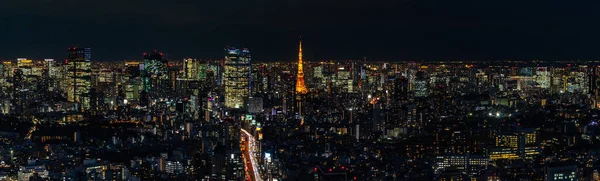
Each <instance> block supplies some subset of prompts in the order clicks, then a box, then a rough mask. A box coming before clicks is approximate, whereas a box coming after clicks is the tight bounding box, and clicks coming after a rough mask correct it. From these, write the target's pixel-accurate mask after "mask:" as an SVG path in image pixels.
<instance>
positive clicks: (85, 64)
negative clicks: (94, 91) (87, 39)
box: [67, 47, 92, 111]
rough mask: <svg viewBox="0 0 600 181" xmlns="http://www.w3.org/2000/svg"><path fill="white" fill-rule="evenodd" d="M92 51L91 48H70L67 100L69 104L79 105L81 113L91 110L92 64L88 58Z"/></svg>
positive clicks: (78, 108)
mask: <svg viewBox="0 0 600 181" xmlns="http://www.w3.org/2000/svg"><path fill="white" fill-rule="evenodd" d="M91 51H92V50H91V49H90V48H77V47H73V48H69V57H68V59H67V61H68V62H67V67H68V73H67V75H68V81H67V84H68V85H69V88H68V93H67V98H68V100H69V102H75V103H77V110H79V111H85V110H88V109H89V108H90V96H89V92H90V88H91V78H92V76H91V74H92V62H91V60H90V59H88V58H91Z"/></svg>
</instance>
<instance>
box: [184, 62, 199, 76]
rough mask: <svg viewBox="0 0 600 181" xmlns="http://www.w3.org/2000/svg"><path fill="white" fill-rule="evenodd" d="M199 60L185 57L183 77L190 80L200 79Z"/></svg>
mask: <svg viewBox="0 0 600 181" xmlns="http://www.w3.org/2000/svg"><path fill="white" fill-rule="evenodd" d="M197 63H198V61H197V60H196V59H191V58H186V59H183V77H184V78H185V79H188V80H196V79H198V64H197Z"/></svg>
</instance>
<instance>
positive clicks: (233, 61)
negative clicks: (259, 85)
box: [223, 47, 251, 109]
mask: <svg viewBox="0 0 600 181" xmlns="http://www.w3.org/2000/svg"><path fill="white" fill-rule="evenodd" d="M250 66H251V55H250V50H248V49H246V48H244V49H241V50H240V49H237V48H233V47H227V48H226V49H225V67H224V69H225V71H224V73H223V83H224V84H225V86H224V87H225V107H227V108H235V109H238V108H242V107H245V106H244V100H245V99H246V98H248V96H249V95H250V75H251V67H250Z"/></svg>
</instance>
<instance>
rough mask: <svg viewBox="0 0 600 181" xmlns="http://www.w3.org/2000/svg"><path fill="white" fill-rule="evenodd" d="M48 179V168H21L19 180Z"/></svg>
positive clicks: (41, 166)
mask: <svg viewBox="0 0 600 181" xmlns="http://www.w3.org/2000/svg"><path fill="white" fill-rule="evenodd" d="M34 176H35V177H39V178H48V170H47V169H46V166H43V165H39V166H21V167H20V168H19V173H18V177H19V180H29V179H31V177H34Z"/></svg>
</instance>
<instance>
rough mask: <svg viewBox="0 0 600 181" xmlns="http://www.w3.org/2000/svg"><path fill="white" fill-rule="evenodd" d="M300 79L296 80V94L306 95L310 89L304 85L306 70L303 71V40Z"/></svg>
mask: <svg viewBox="0 0 600 181" xmlns="http://www.w3.org/2000/svg"><path fill="white" fill-rule="evenodd" d="M297 76H298V78H297V79H296V93H297V94H306V93H308V89H306V86H305V85H304V70H302V40H300V51H299V52H298V75H297Z"/></svg>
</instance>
